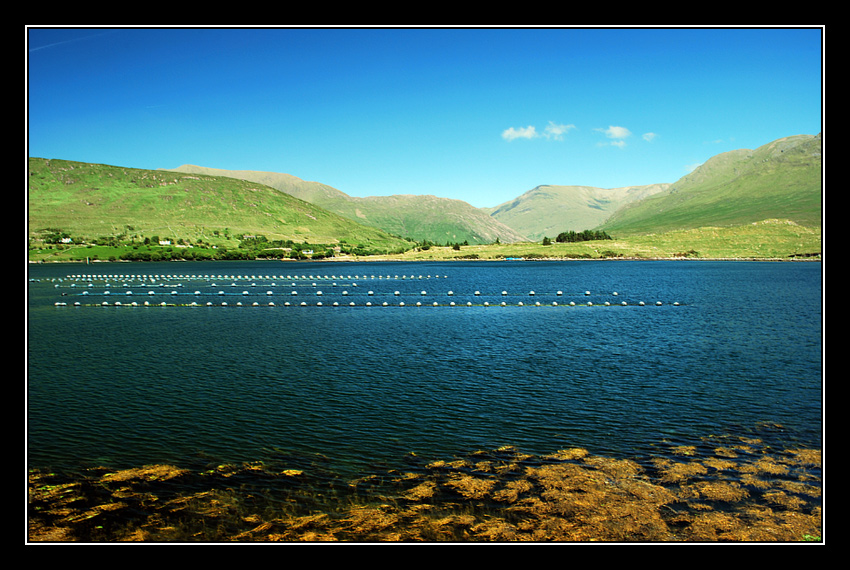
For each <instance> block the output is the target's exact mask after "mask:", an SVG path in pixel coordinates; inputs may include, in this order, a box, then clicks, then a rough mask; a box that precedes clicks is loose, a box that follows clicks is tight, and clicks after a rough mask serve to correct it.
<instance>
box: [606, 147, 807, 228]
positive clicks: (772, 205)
mask: <svg viewBox="0 0 850 570" xmlns="http://www.w3.org/2000/svg"><path fill="white" fill-rule="evenodd" d="M821 155H822V137H821V135H820V134H818V135H797V136H790V137H785V138H781V139H778V140H775V141H773V142H771V143H768V144H765V145H763V146H761V147H759V148H757V149H756V150H747V149H741V150H734V151H730V152H725V153H722V154H718V155H716V156H714V157H712V158H710V159H709V160H707V161H706V162H705V163H704V164H703V165H702V166H700V167H699V168H697V169H696V170H694V171H693V172H692V173H691V174H688V175H687V176H684V177H683V178H681V179H680V180H679V181H677V182H675V183H674V184H671V185H670V186H669V187H668V188H667V189H666V190H664V191H663V192H660V193H658V194H655V195H653V196H650V197H647V198H645V199H643V200H640V201H637V202H632V203H630V204H627V205H626V206H624V207H623V208H621V209H620V210H618V211H617V212H616V213H614V215H612V216H611V217H610V218H609V219H608V220H606V221H605V222H604V223H602V224H601V229H604V230H605V231H607V232H608V233H610V234H612V235H614V234H616V235H618V236H625V235H634V234H648V233H661V232H665V231H671V230H680V229H692V228H698V227H706V226H725V227H731V226H740V225H744V224H751V223H755V222H760V221H762V220H766V219H783V220H790V221H792V222H795V223H797V224H799V225H802V226H806V227H813V228H814V227H820V226H821V219H822V212H821V208H822V202H821V198H822V157H821Z"/></svg>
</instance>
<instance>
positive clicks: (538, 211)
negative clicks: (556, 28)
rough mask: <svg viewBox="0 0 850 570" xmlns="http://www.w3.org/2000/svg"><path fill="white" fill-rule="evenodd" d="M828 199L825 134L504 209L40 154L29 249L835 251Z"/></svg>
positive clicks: (505, 255) (355, 256) (223, 255)
mask: <svg viewBox="0 0 850 570" xmlns="http://www.w3.org/2000/svg"><path fill="white" fill-rule="evenodd" d="M822 206H823V171H822V137H821V135H820V134H818V135H796V136H790V137H785V138H782V139H779V140H776V141H772V142H770V143H768V144H765V145H763V146H761V147H759V148H757V149H754V150H748V149H741V150H737V151H731V152H727V153H722V154H719V155H716V156H714V157H712V158H711V159H709V160H708V161H706V162H705V163H704V164H703V165H701V166H700V167H698V168H697V169H695V170H694V171H693V172H691V173H690V174H688V175H687V176H685V177H683V178H681V179H680V180H678V181H676V182H673V183H659V184H652V185H648V186H632V187H625V188H615V189H602V188H594V187H587V186H558V185H540V186H537V187H535V188H533V189H531V190H528V191H526V192H524V193H522V194H520V195H519V196H518V197H517V198H516V199H514V200H511V201H508V202H506V203H504V204H499V205H496V206H494V207H492V208H475V207H473V206H471V205H470V204H468V203H466V202H463V201H461V200H454V199H450V198H442V197H438V196H435V195H428V196H424V195H394V196H373V197H365V198H358V197H352V196H348V195H347V194H345V193H344V192H342V191H340V190H337V189H335V188H332V187H330V186H327V185H324V184H321V183H319V182H308V181H304V180H301V179H300V178H297V177H296V176H293V175H290V174H283V173H272V172H257V171H228V170H221V169H215V168H209V167H201V166H194V165H183V166H180V167H178V168H175V169H160V170H142V169H134V168H127V167H120V166H111V165H101V164H89V163H81V162H72V161H66V160H61V159H46V158H36V157H31V158H30V159H29V173H28V259H29V261H30V262H47V261H160V260H162V261H165V260H186V261H189V260H206V259H212V260H218V259H275V260H304V259H313V260H335V261H341V260H372V259H393V260H447V259H485V260H486V259H493V260H495V259H601V258H608V259H610V258H624V259H672V258H692V259H821V257H822V226H823V223H822V222H823V212H822ZM590 230H593V231H592V232H591V231H590ZM591 234H593V235H591ZM586 236H590V237H589V238H588V239H584V237H586ZM594 236H595V237H594ZM599 236H603V238H602V239H599Z"/></svg>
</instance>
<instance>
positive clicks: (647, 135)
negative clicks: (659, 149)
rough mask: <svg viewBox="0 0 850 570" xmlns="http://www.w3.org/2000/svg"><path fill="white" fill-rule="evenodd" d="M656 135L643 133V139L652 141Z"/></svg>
mask: <svg viewBox="0 0 850 570" xmlns="http://www.w3.org/2000/svg"><path fill="white" fill-rule="evenodd" d="M657 136H658V135H657V134H655V133H644V134H643V140H645V141H646V142H652V141H653V140H654V139H655V137H657Z"/></svg>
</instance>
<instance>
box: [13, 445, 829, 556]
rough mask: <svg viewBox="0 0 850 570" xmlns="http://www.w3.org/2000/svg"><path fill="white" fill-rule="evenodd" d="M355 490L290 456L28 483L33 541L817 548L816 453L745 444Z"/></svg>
mask: <svg viewBox="0 0 850 570" xmlns="http://www.w3.org/2000/svg"><path fill="white" fill-rule="evenodd" d="M405 467H409V469H407V468H405V469H388V470H383V471H379V472H377V473H374V474H370V475H366V476H363V477H360V478H358V479H355V480H346V479H344V478H342V477H339V476H336V475H334V474H333V473H331V472H330V471H328V470H327V469H326V468H325V466H324V465H322V464H321V461H318V462H316V461H314V462H313V463H312V464H310V465H306V464H304V463H303V462H302V463H299V462H298V461H294V460H293V459H292V458H288V457H284V456H281V457H278V458H275V459H272V460H270V461H267V462H266V461H264V462H252V463H244V464H238V465H236V464H208V465H206V466H205V467H203V468H199V469H194V468H192V469H189V468H185V467H176V466H171V465H149V466H143V467H138V468H132V469H125V470H118V471H116V470H109V469H106V468H103V467H98V468H92V469H88V470H86V471H84V472H81V473H77V474H75V475H73V476H71V475H62V474H58V473H52V472H46V471H42V470H37V469H31V470H30V471H29V509H28V510H29V513H28V514H29V517H28V521H29V523H28V524H29V529H28V535H29V540H30V541H31V542H41V541H48V542H122V541H144V542H231V541H237V542H238V541H244V542H249V541H289V542H295V541H308V542H323V541H352V542H388V541H402V542H404V541H407V542H523V541H532V542H535V541H536V542H551V541H565V542H589V541H608V542H671V541H672V542H722V541H735V542H802V541H820V540H821V538H820V537H821V536H822V527H821V525H822V499H821V497H822V495H821V493H822V482H821V451H820V450H814V449H788V450H779V449H775V448H773V447H771V446H769V445H767V444H765V443H764V442H763V441H762V440H761V439H759V438H755V437H737V436H735V437H732V436H710V437H706V438H703V439H702V440H701V441H700V442H698V443H697V444H695V445H681V444H674V443H672V442H663V443H662V444H660V445H659V446H658V453H657V454H654V455H653V456H651V457H645V458H641V459H640V460H633V459H618V458H610V457H604V456H598V455H593V454H590V453H589V452H588V451H587V450H585V449H581V448H574V449H565V450H561V451H558V452H556V453H553V454H549V455H543V456H534V455H530V454H526V453H523V452H521V451H520V450H518V449H516V448H513V447H503V448H500V449H497V450H493V451H479V452H475V453H472V454H470V455H468V456H466V457H460V458H456V459H453V460H450V461H445V460H439V461H425V460H423V459H420V458H419V457H417V456H415V455H414V454H410V455H409V456H408V457H406V458H405Z"/></svg>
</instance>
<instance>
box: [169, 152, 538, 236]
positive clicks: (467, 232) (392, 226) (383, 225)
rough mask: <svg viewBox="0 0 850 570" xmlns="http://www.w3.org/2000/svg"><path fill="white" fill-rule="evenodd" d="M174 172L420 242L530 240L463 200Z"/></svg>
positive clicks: (245, 175)
mask: <svg viewBox="0 0 850 570" xmlns="http://www.w3.org/2000/svg"><path fill="white" fill-rule="evenodd" d="M171 171H172V172H192V173H203V174H208V175H216V176H229V177H233V178H239V179H243V180H252V181H254V182H260V183H262V184H266V185H268V186H271V187H272V188H277V189H278V190H280V191H281V192H286V193H287V194H291V195H292V196H295V197H297V198H301V199H302V200H305V201H307V202H310V203H312V204H316V205H317V206H321V207H322V208H325V209H326V210H330V211H331V212H335V213H337V214H340V215H342V216H345V217H346V218H348V219H351V220H354V221H356V222H359V223H361V224H366V225H370V226H373V227H376V228H380V229H382V230H384V231H386V232H389V233H391V234H393V235H398V236H403V237H409V238H413V239H415V240H417V241H423V240H428V241H430V242H434V243H440V244H444V243H447V242H451V243H463V242H469V243H475V244H480V243H492V242H495V241H496V240H499V241H501V242H503V243H513V242H520V241H527V239H528V238H527V237H526V236H525V235H523V233H522V232H521V231H519V232H518V231H516V230H515V229H514V228H511V227H508V226H507V225H505V224H503V223H502V222H501V221H499V220H498V219H495V218H493V217H491V216H489V215H488V214H487V212H485V211H483V210H481V209H479V208H475V207H474V206H472V205H471V204H469V203H467V202H464V201H462V200H453V199H450V198H441V197H438V196H431V195H411V194H396V195H393V196H369V197H365V198H358V197H353V196H349V195H347V194H345V193H344V192H341V191H339V190H337V189H336V188H332V187H330V186H327V185H325V184H320V183H318V182H308V181H305V180H301V179H300V178H297V177H295V176H292V175H290V174H281V173H274V172H257V171H250V170H220V169H215V168H207V167H202V166H195V165H191V164H185V165H183V166H180V167H178V168H175V169H173V170H171Z"/></svg>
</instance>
